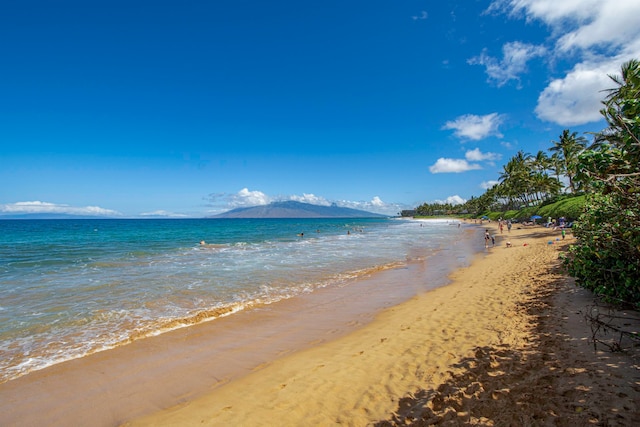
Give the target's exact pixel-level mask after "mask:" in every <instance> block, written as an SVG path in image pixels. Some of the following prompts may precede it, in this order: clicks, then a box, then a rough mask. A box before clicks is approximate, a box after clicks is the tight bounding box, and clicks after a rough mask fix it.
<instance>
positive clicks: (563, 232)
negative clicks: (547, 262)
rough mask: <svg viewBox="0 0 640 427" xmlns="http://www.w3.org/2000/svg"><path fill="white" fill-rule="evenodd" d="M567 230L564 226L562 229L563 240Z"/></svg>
mask: <svg viewBox="0 0 640 427" xmlns="http://www.w3.org/2000/svg"><path fill="white" fill-rule="evenodd" d="M565 234H566V232H565V231H564V228H563V229H562V240H564V236H565Z"/></svg>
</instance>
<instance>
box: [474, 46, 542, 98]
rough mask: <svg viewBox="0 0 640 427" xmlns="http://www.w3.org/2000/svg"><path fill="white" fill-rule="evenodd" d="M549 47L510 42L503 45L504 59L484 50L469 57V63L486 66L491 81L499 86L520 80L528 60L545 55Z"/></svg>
mask: <svg viewBox="0 0 640 427" xmlns="http://www.w3.org/2000/svg"><path fill="white" fill-rule="evenodd" d="M546 51H547V49H546V48H545V47H544V46H535V45H532V44H527V43H522V42H518V41H516V42H510V43H506V44H505V45H504V46H502V59H496V58H493V57H491V56H489V54H488V53H487V51H486V50H484V51H483V52H482V53H481V54H480V55H479V56H476V57H473V58H471V59H469V60H468V61H467V62H468V63H469V64H477V65H482V66H484V67H485V69H486V72H487V75H488V76H489V81H490V82H494V83H495V84H496V85H497V86H498V87H501V86H504V85H505V84H506V83H507V82H509V81H510V80H516V81H518V82H520V75H521V74H523V73H525V72H526V71H527V62H529V61H530V60H531V59H533V58H536V57H539V56H544V54H545V53H546Z"/></svg>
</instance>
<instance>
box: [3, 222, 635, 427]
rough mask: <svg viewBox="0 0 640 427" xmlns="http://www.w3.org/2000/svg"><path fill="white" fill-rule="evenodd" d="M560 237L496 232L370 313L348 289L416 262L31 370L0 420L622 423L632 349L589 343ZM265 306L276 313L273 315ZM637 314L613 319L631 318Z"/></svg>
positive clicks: (411, 272) (410, 273)
mask: <svg viewBox="0 0 640 427" xmlns="http://www.w3.org/2000/svg"><path fill="white" fill-rule="evenodd" d="M558 237H559V232H553V231H552V230H548V229H545V228H542V227H536V228H526V229H517V228H514V229H513V230H512V232H511V233H507V232H506V230H505V233H504V234H503V235H500V234H499V233H498V234H497V239H496V244H497V246H496V247H494V248H489V249H488V250H487V251H486V256H479V257H477V259H476V260H475V261H474V262H473V264H472V265H471V266H470V267H468V268H462V269H460V270H457V271H456V272H455V273H454V274H453V275H452V276H451V280H452V283H451V284H449V285H447V286H444V287H440V288H437V289H434V290H431V291H428V292H424V293H421V294H420V295H419V296H417V297H415V298H413V299H411V300H410V301H408V302H403V303H398V302H395V301H384V300H380V301H378V302H379V303H380V304H381V305H382V306H384V305H387V306H388V308H387V309H386V310H384V311H383V312H382V313H380V314H378V315H376V316H375V317H374V316H373V314H372V312H371V310H370V308H367V307H363V308H362V311H361V312H360V315H356V316H355V317H354V316H353V315H354V313H355V312H354V311H350V310H356V309H355V308H351V309H349V310H346V307H347V306H349V304H350V303H351V301H352V300H353V299H357V298H351V297H352V296H354V295H356V294H360V295H361V294H362V293H366V292H368V288H367V287H366V286H389V284H394V283H398V284H399V283H403V282H406V281H416V282H417V281H420V280H425V279H426V278H425V275H426V274H428V273H427V271H428V270H429V268H428V266H425V265H424V264H422V263H415V264H411V265H410V266H409V267H408V268H404V269H399V270H390V271H385V272H381V273H379V274H376V275H375V277H374V280H373V281H362V287H360V286H357V285H356V286H349V287H347V288H342V289H335V290H326V292H324V293H321V295H314V300H313V303H312V302H311V300H308V301H306V302H305V300H304V298H303V299H301V300H295V301H287V302H284V303H282V304H280V305H279V307H278V310H277V312H278V314H277V316H276V314H275V313H274V311H273V310H272V307H264V308H263V309H258V310H252V311H251V312H250V313H247V314H246V315H244V316H229V317H227V318H224V319H219V320H216V321H215V322H210V323H208V324H203V325H198V326H194V327H189V328H185V329H181V330H178V331H174V332H172V333H168V334H165V335H162V336H159V337H154V338H153V339H147V340H142V341H139V342H135V343H133V344H131V345H128V346H126V347H123V348H119V349H114V350H110V351H107V352H102V353H97V354H95V355H93V356H91V357H85V358H82V359H78V360H74V361H71V362H68V363H64V364H60V365H57V366H54V367H51V368H49V369H45V370H43V371H39V372H35V373H32V374H30V375H27V376H25V377H22V378H19V379H17V380H15V381H11V382H9V383H5V384H2V385H0V414H1V415H0V424H2V425H120V424H123V423H124V424H126V425H154V426H155V425H173V426H175V425H186V426H189V425H209V426H220V425H236V426H242V425H246V426H254V425H267V426H269V425H274V426H276V425H278V426H281V425H287V426H289V425H291V426H293V425H296V426H298V425H349V426H364V425H380V426H383V425H411V424H412V423H414V424H415V425H429V424H436V423H441V424H442V423H445V424H449V425H466V424H472V425H585V424H600V425H633V424H634V421H637V420H639V419H640V371H639V367H638V364H639V363H640V350H639V349H638V347H637V345H636V346H634V343H627V342H624V343H623V345H622V347H623V349H624V350H625V351H623V352H617V353H611V352H610V351H605V350H606V349H605V348H604V347H603V346H600V347H599V348H598V350H597V351H594V347H593V345H592V343H591V342H590V338H591V337H592V335H591V330H590V327H589V325H588V324H586V323H585V321H584V311H585V310H586V309H587V307H588V306H589V305H590V304H591V303H592V298H591V297H590V295H589V294H588V292H586V291H584V290H581V289H578V288H576V287H575V286H574V285H573V283H572V281H571V280H570V279H569V278H567V277H566V276H564V275H563V274H562V272H561V271H559V270H558V264H559V261H558V254H559V253H560V252H561V251H562V250H563V249H564V247H565V245H566V243H567V242H566V241H565V242H562V241H555V239H556V238H558ZM507 240H510V241H511V243H512V244H513V246H512V247H511V248H507V247H506V246H505V242H506V241H507ZM549 241H553V242H554V244H552V245H549V244H548V242H549ZM525 243H526V246H525ZM365 284H366V285H365ZM349 293H352V294H351V295H350V294H349ZM317 297H321V298H325V303H318V299H317ZM361 300H366V298H365V299H361ZM304 304H309V305H307V306H306V307H305V306H304ZM340 304H344V307H345V310H344V316H340V315H338V313H341V311H340V310H335V308H336V307H339V306H340ZM301 308H302V311H301ZM329 313H330V314H331V316H327V315H328V314H329ZM281 316H284V317H281ZM276 317H277V318H279V319H280V320H282V319H283V318H284V319H285V320H287V321H286V322H284V323H288V324H289V325H290V327H289V328H287V329H286V330H283V329H281V328H274V327H273V323H270V322H273V321H275V318H276ZM327 317H329V318H331V319H332V321H331V322H329V321H328V319H327ZM635 317H638V316H637V313H636V314H635ZM635 317H634V314H633V313H631V314H629V313H627V317H626V318H625V321H624V323H625V328H627V329H634V328H636V329H635V330H636V331H640V320H634V319H635ZM237 322H241V323H242V325H241V326H242V327H241V328H239V327H238V326H239V325H238V324H237ZM214 326H215V327H214ZM225 330H234V331H237V332H236V333H234V334H233V335H228V334H227V335H225V334H224V333H222V332H221V331H225ZM240 331H245V332H240ZM605 339H610V337H609V338H607V337H605V338H603V340H605ZM635 344H637V343H635ZM225 350H227V351H225ZM229 350H232V351H229Z"/></svg>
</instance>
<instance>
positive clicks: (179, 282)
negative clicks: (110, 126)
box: [0, 218, 482, 383]
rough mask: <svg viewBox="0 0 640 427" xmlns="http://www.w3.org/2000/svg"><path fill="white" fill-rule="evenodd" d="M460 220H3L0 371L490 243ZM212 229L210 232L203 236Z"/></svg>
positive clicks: (452, 262)
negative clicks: (483, 242)
mask: <svg viewBox="0 0 640 427" xmlns="http://www.w3.org/2000/svg"><path fill="white" fill-rule="evenodd" d="M478 232H479V230H478V229H476V227H473V226H470V225H466V224H464V223H463V224H461V225H460V226H459V225H458V223H457V222H456V221H451V220H427V221H413V220H401V219H390V218H382V219H130V220H127V219H113V220H112V219H95V220H93V219H83V220H73V219H65V220H1V221H0V354H1V357H0V383H2V382H6V381H9V380H12V379H14V378H17V377H19V376H22V375H25V374H27V373H28V372H30V371H33V370H38V369H42V368H44V367H47V366H50V365H52V364H55V363H60V362H63V361H65V360H70V359H74V358H78V357H82V356H85V355H88V354H91V353H95V352H98V351H103V350H107V349H110V348H114V347H116V346H121V345H126V344H127V343H130V342H132V341H133V340H137V339H142V338H145V337H150V336H153V335H158V334H160V333H162V332H166V331H169V330H173V329H177V328H180V327H185V326H188V325H192V324H195V323H200V322H205V321H215V319H216V318H219V317H221V316H228V315H233V314H234V313H237V312H239V311H242V310H251V309H252V307H257V306H264V305H265V304H271V303H274V302H277V301H280V300H283V299H287V298H292V297H296V296H297V295H301V294H306V293H313V292H314V291H318V290H319V289H321V288H326V287H344V286H349V284H350V283H353V281H355V280H358V279H360V278H363V277H366V276H370V275H373V274H376V272H379V271H382V270H388V269H394V268H403V267H405V266H406V265H408V264H409V263H412V262H421V261H424V260H427V259H430V258H434V259H435V257H438V260H439V261H438V262H437V265H438V269H437V272H436V274H435V275H433V276H432V279H430V280H429V283H422V284H418V286H416V284H415V283H413V284H411V286H410V287H408V288H407V289H393V290H392V292H395V293H397V294H402V295H403V296H406V297H407V298H408V297H410V296H412V295H411V294H415V293H416V292H420V291H424V290H428V289H430V288H432V287H434V286H441V285H442V284H444V283H446V276H447V275H448V273H449V272H450V271H452V270H453V269H455V268H459V267H461V266H464V265H467V264H468V263H469V262H470V259H471V257H472V256H473V254H474V253H477V252H478V251H480V250H481V247H482V242H481V239H480V238H478V234H477V233H478ZM202 241H204V244H203V243H202Z"/></svg>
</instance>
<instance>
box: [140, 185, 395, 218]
mask: <svg viewBox="0 0 640 427" xmlns="http://www.w3.org/2000/svg"><path fill="white" fill-rule="evenodd" d="M207 200H208V201H209V202H210V205H209V206H210V207H213V208H215V209H213V210H211V211H210V213H212V214H214V213H220V212H224V211H227V210H230V209H234V208H239V207H249V206H258V205H267V204H269V203H272V202H275V201H282V200H294V201H297V202H301V203H310V204H313V205H321V206H330V205H332V204H333V203H335V204H336V205H337V206H340V207H345V208H352V209H361V210H365V211H369V212H376V213H380V214H385V215H395V214H397V213H398V212H400V211H401V210H402V209H407V208H408V207H406V206H400V205H398V204H394V203H386V202H384V201H382V199H381V198H380V197H379V196H374V197H373V198H372V199H371V201H368V202H367V201H348V200H341V201H336V202H333V201H331V200H327V199H326V198H325V197H322V196H316V195H315V194H313V193H303V194H302V196H299V195H290V196H277V197H272V196H269V195H267V194H265V193H263V192H262V191H257V190H254V191H250V190H249V189H248V188H243V189H242V190H240V191H238V192H237V193H236V194H227V193H216V194H210V195H209V196H208V198H207ZM160 212H163V211H160ZM152 214H154V213H151V214H145V215H152Z"/></svg>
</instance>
